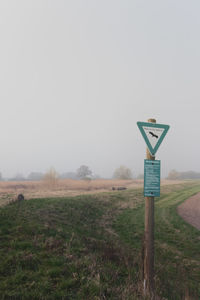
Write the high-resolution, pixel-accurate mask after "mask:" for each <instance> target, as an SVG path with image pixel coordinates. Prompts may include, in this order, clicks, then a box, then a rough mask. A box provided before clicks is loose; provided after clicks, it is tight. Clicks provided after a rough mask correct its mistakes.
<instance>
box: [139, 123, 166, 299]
mask: <svg viewBox="0 0 200 300" xmlns="http://www.w3.org/2000/svg"><path fill="white" fill-rule="evenodd" d="M137 125H138V128H139V130H140V132H141V134H142V136H143V138H144V140H145V142H146V145H147V150H146V159H145V161H144V196H145V241H144V293H145V294H146V295H148V296H151V297H152V299H154V290H155V283H154V197H159V196H160V161H159V160H155V154H156V151H157V150H158V148H159V146H160V144H161V143H162V141H163V139H164V137H165V135H166V134H167V131H168V130H169V126H168V125H163V124H156V120H155V119H149V120H148V122H137Z"/></svg>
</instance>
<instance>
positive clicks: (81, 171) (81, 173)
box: [0, 165, 133, 181]
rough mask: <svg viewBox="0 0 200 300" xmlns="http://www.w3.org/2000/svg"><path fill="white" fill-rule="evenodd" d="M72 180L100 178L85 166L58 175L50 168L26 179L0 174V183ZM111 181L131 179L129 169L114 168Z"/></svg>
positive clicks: (33, 173)
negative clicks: (4, 176)
mask: <svg viewBox="0 0 200 300" xmlns="http://www.w3.org/2000/svg"><path fill="white" fill-rule="evenodd" d="M50 178H51V179H54V180H58V179H74V180H95V179H101V178H102V177H101V176H99V175H97V174H95V173H93V172H92V171H91V169H90V168H89V167H88V166H86V165H81V166H80V167H79V168H78V169H77V170H76V172H64V173H61V174H59V173H58V172H57V171H56V170H55V168H53V167H51V168H50V169H49V170H48V171H47V172H46V173H42V172H31V173H30V174H29V175H28V176H27V177H25V176H24V175H23V174H21V173H18V174H16V175H15V176H13V177H11V178H6V179H5V178H3V176H2V173H0V181H40V180H43V179H44V180H49V179H50ZM112 178H113V179H132V178H133V175H132V172H131V169H129V168H127V167H125V166H123V165H122V166H120V167H119V168H116V169H115V171H114V173H113V176H112Z"/></svg>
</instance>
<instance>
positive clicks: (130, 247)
mask: <svg viewBox="0 0 200 300" xmlns="http://www.w3.org/2000/svg"><path fill="white" fill-rule="evenodd" d="M198 191H200V185H199V182H193V183H192V182H189V183H187V184H184V185H183V184H179V185H174V186H166V187H163V188H162V197H161V198H157V200H156V203H155V211H156V213H155V224H156V226H155V271H156V276H155V281H156V294H157V297H158V299H163V300H164V299H170V300H173V299H174V300H175V299H176V300H179V299H180V300H182V299H183V297H184V296H185V295H186V294H188V295H190V296H191V297H193V298H191V299H199V297H200V283H199V278H200V265H199V261H200V254H199V249H200V235H199V231H198V230H196V229H195V228H193V227H191V226H190V225H188V224H186V223H185V222H184V221H183V220H182V219H181V218H180V217H179V216H178V215H177V213H176V207H177V205H179V203H181V202H182V201H183V200H185V199H186V198H188V197H189V196H191V195H193V194H194V193H196V192H198ZM143 220H144V198H143V195H142V189H136V190H131V189H130V190H126V191H121V192H118V191H117V192H116V191H115V192H109V193H108V192H107V193H99V194H95V195H94V194H93V195H82V196H77V197H68V198H66V197H65V198H47V199H32V200H29V201H21V202H13V203H10V204H9V205H7V206H5V207H2V208H1V209H0V239H1V247H0V295H1V299H11V300H12V299H13V300H14V299H20V300H21V299H37V300H39V299H45V300H46V299H49V300H50V299H52V300H54V299H70V300H71V299H81V300H82V299H87V300H88V299H89V300H90V299H91V300H94V299H99V300H100V299H102V300H103V299H144V298H143V251H142V247H143V236H144V222H143Z"/></svg>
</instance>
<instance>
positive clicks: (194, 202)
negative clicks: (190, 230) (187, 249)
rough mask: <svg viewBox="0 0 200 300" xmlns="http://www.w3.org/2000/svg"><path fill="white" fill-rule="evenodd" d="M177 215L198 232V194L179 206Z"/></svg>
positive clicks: (199, 203)
mask: <svg viewBox="0 0 200 300" xmlns="http://www.w3.org/2000/svg"><path fill="white" fill-rule="evenodd" d="M178 214H179V215H180V216H181V217H182V218H183V219H184V220H185V221H186V222H188V223H189V224H191V225H192V226H194V227H196V228H197V229H199V230H200V193H198V194H196V195H194V196H192V197H191V198H189V199H187V200H186V201H185V202H183V203H182V204H181V205H179V207H178Z"/></svg>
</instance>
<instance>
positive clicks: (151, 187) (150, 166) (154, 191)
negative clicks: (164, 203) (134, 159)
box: [144, 159, 160, 197]
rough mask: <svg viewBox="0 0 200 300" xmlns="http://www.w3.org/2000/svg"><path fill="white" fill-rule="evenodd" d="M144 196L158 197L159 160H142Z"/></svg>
mask: <svg viewBox="0 0 200 300" xmlns="http://www.w3.org/2000/svg"><path fill="white" fill-rule="evenodd" d="M144 196H145V197H160V160H148V159H145V160H144Z"/></svg>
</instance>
